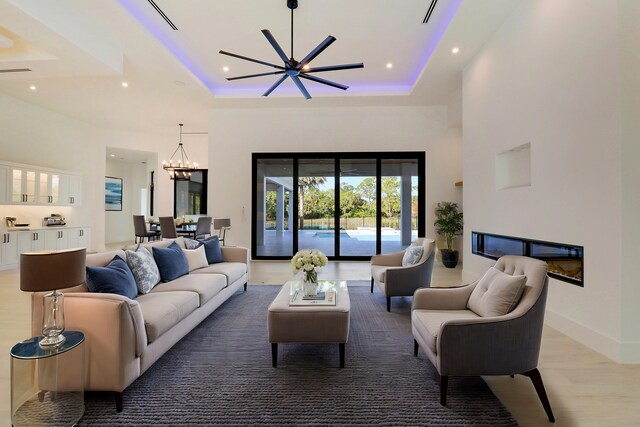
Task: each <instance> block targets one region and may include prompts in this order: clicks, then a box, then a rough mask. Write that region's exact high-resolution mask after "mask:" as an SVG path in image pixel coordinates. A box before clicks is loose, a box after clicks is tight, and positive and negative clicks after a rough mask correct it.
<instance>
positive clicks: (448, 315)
mask: <svg viewBox="0 0 640 427" xmlns="http://www.w3.org/2000/svg"><path fill="white" fill-rule="evenodd" d="M477 318H478V315H477V314H475V313H474V312H473V311H471V310H413V311H411V325H412V329H413V330H414V331H415V332H417V333H418V334H419V335H420V337H421V338H422V340H423V341H424V342H425V343H426V344H427V347H429V349H430V350H431V351H432V352H433V353H434V354H438V336H439V335H440V330H441V329H442V324H443V323H444V322H446V321H448V320H455V319H477Z"/></svg>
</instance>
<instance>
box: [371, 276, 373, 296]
mask: <svg viewBox="0 0 640 427" xmlns="http://www.w3.org/2000/svg"><path fill="white" fill-rule="evenodd" d="M371 293H373V277H372V278H371Z"/></svg>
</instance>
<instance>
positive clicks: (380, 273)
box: [371, 264, 402, 283]
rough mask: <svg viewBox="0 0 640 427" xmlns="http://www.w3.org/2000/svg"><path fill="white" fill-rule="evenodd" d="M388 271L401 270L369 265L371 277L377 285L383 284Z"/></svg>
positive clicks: (395, 267)
mask: <svg viewBox="0 0 640 427" xmlns="http://www.w3.org/2000/svg"><path fill="white" fill-rule="evenodd" d="M388 270H402V267H400V266H388V265H376V264H373V265H371V277H373V280H375V281H376V282H378V283H384V282H385V281H386V280H385V279H386V278H387V271H388Z"/></svg>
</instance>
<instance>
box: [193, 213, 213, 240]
mask: <svg viewBox="0 0 640 427" xmlns="http://www.w3.org/2000/svg"><path fill="white" fill-rule="evenodd" d="M207 234H209V235H210V234H211V217H210V216H201V217H200V218H198V223H197V224H196V233H195V236H194V237H195V238H196V239H197V238H198V237H200V236H202V237H205V236H206V235H207Z"/></svg>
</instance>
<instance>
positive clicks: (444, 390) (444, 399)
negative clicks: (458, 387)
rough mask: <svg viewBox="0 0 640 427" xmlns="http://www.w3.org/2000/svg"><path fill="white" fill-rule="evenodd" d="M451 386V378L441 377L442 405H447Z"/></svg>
mask: <svg viewBox="0 0 640 427" xmlns="http://www.w3.org/2000/svg"><path fill="white" fill-rule="evenodd" d="M448 385H449V376H447V375H440V404H441V405H442V406H446V405H447V386H448Z"/></svg>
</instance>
